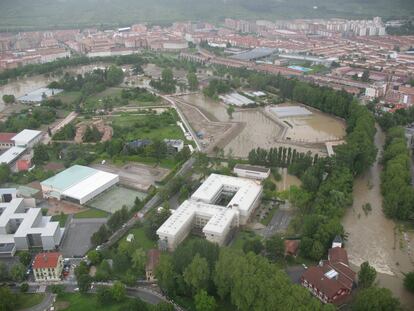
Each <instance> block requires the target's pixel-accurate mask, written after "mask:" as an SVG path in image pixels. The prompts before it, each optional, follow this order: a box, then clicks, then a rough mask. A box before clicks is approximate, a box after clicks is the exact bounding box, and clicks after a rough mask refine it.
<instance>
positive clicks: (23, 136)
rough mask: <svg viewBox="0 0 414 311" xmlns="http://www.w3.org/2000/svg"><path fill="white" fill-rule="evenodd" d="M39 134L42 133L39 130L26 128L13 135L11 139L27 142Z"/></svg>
mask: <svg viewBox="0 0 414 311" xmlns="http://www.w3.org/2000/svg"><path fill="white" fill-rule="evenodd" d="M41 134H42V132H41V131H36V130H27V129H26V130H23V131H21V132H20V133H18V134H17V135H15V136H14V137H13V138H12V139H11V140H13V141H19V142H22V141H23V142H26V143H29V142H30V141H32V140H33V139H35V138H36V137H37V136H39V135H41Z"/></svg>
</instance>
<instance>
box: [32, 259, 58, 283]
mask: <svg viewBox="0 0 414 311" xmlns="http://www.w3.org/2000/svg"><path fill="white" fill-rule="evenodd" d="M62 270H63V256H62V254H61V253H59V252H51V253H39V254H37V255H36V257H35V259H34V261H33V274H34V277H35V280H36V282H45V281H60V276H61V274H62Z"/></svg>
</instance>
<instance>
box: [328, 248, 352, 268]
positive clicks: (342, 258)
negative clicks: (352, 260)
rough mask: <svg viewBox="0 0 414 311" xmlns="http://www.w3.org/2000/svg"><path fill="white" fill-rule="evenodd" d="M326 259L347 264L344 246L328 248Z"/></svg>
mask: <svg viewBox="0 0 414 311" xmlns="http://www.w3.org/2000/svg"><path fill="white" fill-rule="evenodd" d="M328 260H329V261H330V262H331V263H335V262H343V263H344V264H346V265H349V262H348V253H347V252H346V250H345V248H342V247H334V248H330V249H329V251H328Z"/></svg>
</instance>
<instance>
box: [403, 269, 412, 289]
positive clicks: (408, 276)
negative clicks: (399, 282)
mask: <svg viewBox="0 0 414 311" xmlns="http://www.w3.org/2000/svg"><path fill="white" fill-rule="evenodd" d="M404 287H405V288H406V289H407V290H408V291H410V292H412V293H414V272H409V273H407V274H405V275H404Z"/></svg>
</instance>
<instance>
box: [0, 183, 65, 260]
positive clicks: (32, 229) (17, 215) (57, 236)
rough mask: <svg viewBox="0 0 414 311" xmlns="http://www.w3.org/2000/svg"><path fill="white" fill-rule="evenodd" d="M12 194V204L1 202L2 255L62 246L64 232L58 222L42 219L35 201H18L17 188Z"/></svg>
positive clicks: (0, 252)
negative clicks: (37, 248) (31, 248)
mask: <svg viewBox="0 0 414 311" xmlns="http://www.w3.org/2000/svg"><path fill="white" fill-rule="evenodd" d="M5 190H6V189H2V191H3V192H5ZM13 190H14V191H13ZM4 195H5V194H4V193H3V196H4ZM10 195H11V196H12V198H11V200H10V201H8V200H6V202H0V245H1V247H0V256H12V255H13V254H14V252H15V251H16V250H27V249H29V248H30V247H40V248H42V249H43V250H54V249H55V248H56V247H57V246H59V244H60V242H61V239H62V234H63V231H64V229H61V228H60V226H59V222H57V221H50V220H51V217H50V216H42V210H41V209H40V208H36V202H35V199H22V198H17V197H16V193H15V189H11V191H10ZM7 201H8V202H7Z"/></svg>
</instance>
